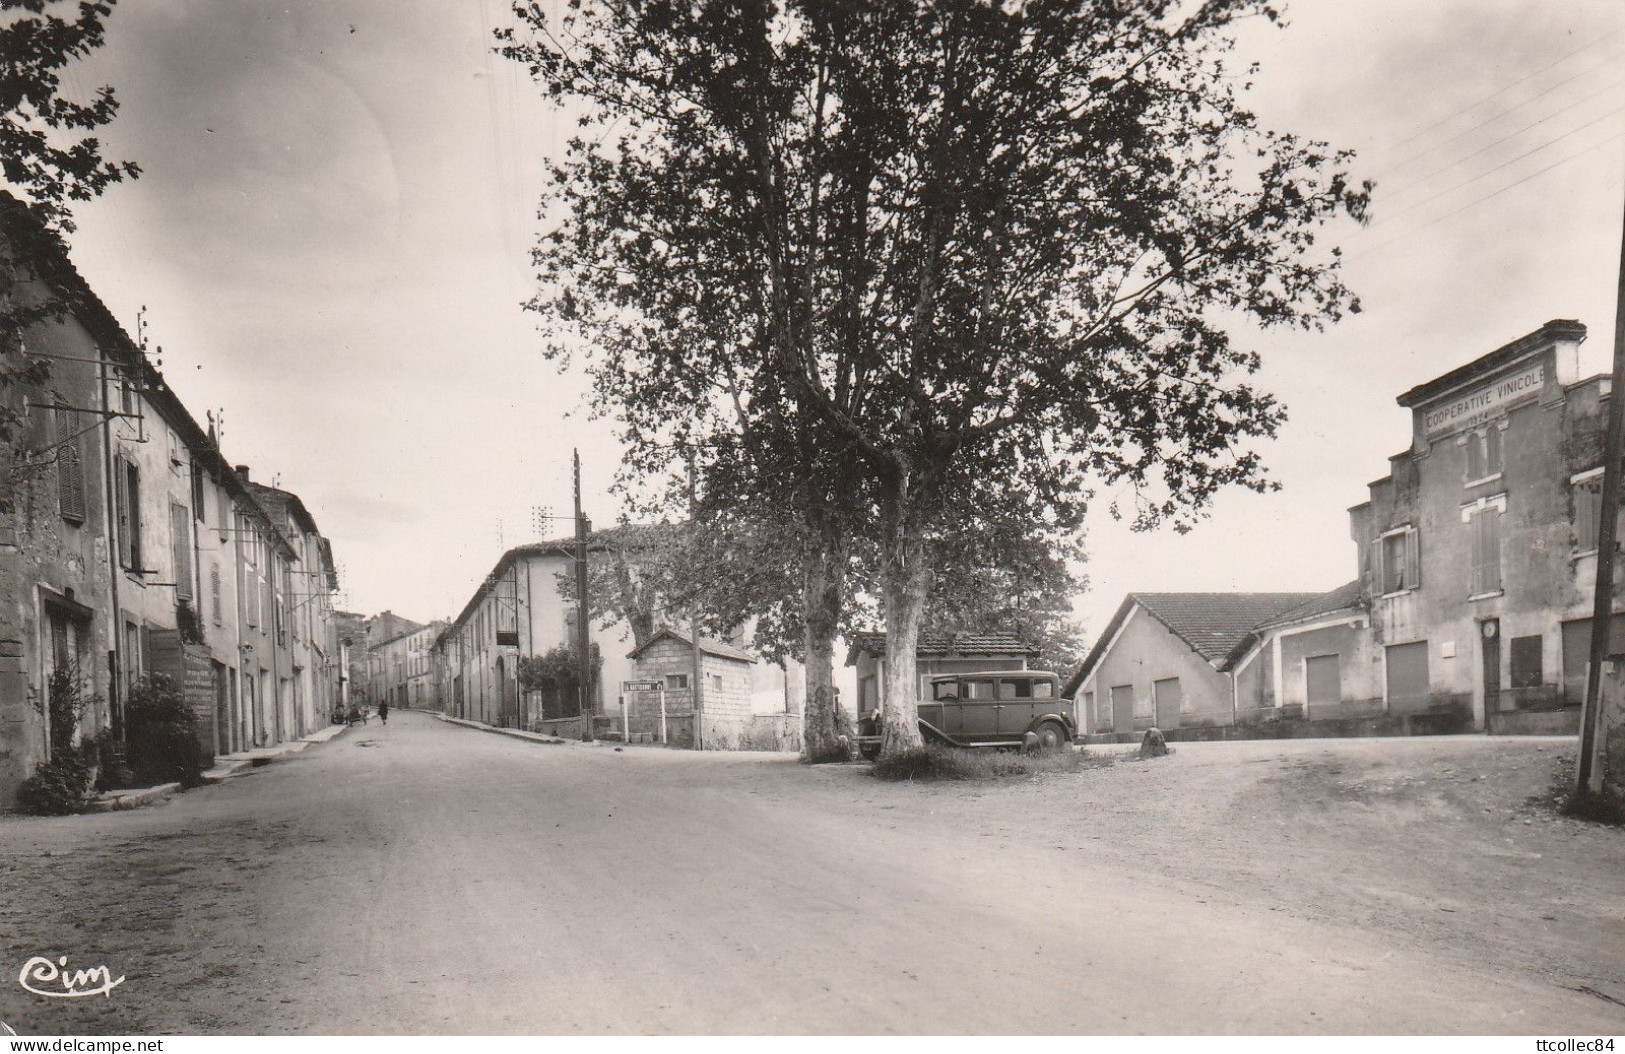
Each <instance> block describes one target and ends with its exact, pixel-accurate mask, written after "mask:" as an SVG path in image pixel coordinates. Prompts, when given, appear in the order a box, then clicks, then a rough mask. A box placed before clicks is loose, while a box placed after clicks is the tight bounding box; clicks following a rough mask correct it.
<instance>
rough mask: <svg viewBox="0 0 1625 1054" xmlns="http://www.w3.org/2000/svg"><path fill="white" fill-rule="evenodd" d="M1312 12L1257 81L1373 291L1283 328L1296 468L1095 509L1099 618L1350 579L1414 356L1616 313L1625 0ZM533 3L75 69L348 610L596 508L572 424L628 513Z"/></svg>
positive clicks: (148, 4)
mask: <svg viewBox="0 0 1625 1054" xmlns="http://www.w3.org/2000/svg"><path fill="white" fill-rule="evenodd" d="M1289 16H1290V18H1291V22H1292V25H1291V26H1290V28H1288V29H1286V30H1285V31H1276V30H1273V29H1270V28H1269V27H1267V26H1265V25H1263V24H1262V23H1260V24H1258V25H1257V26H1255V27H1249V30H1248V32H1247V34H1246V36H1245V38H1244V42H1243V45H1244V50H1245V51H1246V52H1247V53H1248V54H1251V55H1254V56H1256V57H1257V58H1258V59H1259V60H1260V61H1262V62H1263V63H1264V69H1263V71H1262V73H1261V75H1260V76H1259V78H1258V89H1257V91H1256V92H1255V99H1254V103H1255V106H1256V108H1257V110H1258V111H1259V113H1260V114H1261V116H1262V118H1263V121H1264V124H1265V126H1266V127H1276V128H1280V129H1288V130H1293V131H1298V132H1303V133H1307V134H1310V135H1313V136H1316V137H1319V138H1324V139H1327V140H1330V141H1331V142H1332V143H1334V144H1335V145H1339V146H1347V147H1351V148H1354V149H1356V150H1358V151H1359V154H1360V158H1359V160H1358V161H1357V162H1356V165H1355V169H1354V170H1355V172H1356V174H1358V175H1361V176H1369V177H1372V178H1375V179H1377V180H1378V181H1379V183H1380V186H1379V188H1378V192H1377V197H1376V205H1375V212H1376V216H1377V220H1376V222H1375V223H1373V224H1372V225H1371V226H1370V227H1369V228H1367V229H1365V230H1356V229H1354V228H1353V227H1352V226H1341V227H1337V228H1334V229H1332V230H1330V231H1329V232H1328V235H1329V236H1330V237H1333V238H1336V239H1337V240H1339V241H1340V242H1341V243H1342V244H1343V245H1344V246H1345V248H1346V251H1347V252H1348V253H1349V263H1348V276H1349V281H1350V284H1351V285H1352V286H1353V287H1354V288H1355V290H1356V291H1357V292H1358V293H1359V294H1360V296H1361V298H1362V300H1363V302H1364V307H1365V311H1364V313H1363V314H1361V315H1359V316H1355V317H1353V318H1351V319H1348V320H1346V321H1344V322H1343V323H1341V324H1339V325H1337V326H1336V327H1334V328H1333V329H1332V330H1330V331H1329V332H1327V333H1325V334H1308V335H1305V334H1301V333H1292V334H1273V333H1272V334H1265V335H1261V336H1259V337H1258V338H1257V346H1258V347H1260V348H1261V349H1262V350H1263V352H1264V355H1265V361H1266V368H1265V371H1264V382H1265V384H1266V385H1267V386H1268V387H1269V388H1270V389H1271V390H1273V391H1275V392H1276V393H1277V394H1279V395H1280V396H1281V398H1282V399H1283V400H1284V401H1285V403H1286V404H1287V406H1288V408H1289V411H1290V415H1291V420H1290V423H1289V424H1288V425H1287V427H1286V428H1285V430H1284V431H1283V432H1282V435H1281V437H1280V439H1279V440H1278V441H1276V442H1275V443H1273V444H1271V445H1270V446H1269V447H1268V449H1267V452H1266V453H1267V462H1268V464H1269V465H1270V467H1271V468H1272V470H1273V472H1274V475H1275V477H1276V478H1277V479H1278V480H1279V481H1280V482H1281V483H1282V485H1283V488H1284V489H1283V490H1282V491H1281V492H1279V493H1276V494H1271V495H1266V496H1257V495H1251V494H1246V493H1236V494H1230V495H1226V496H1225V497H1224V498H1222V499H1221V500H1220V501H1219V502H1218V504H1217V505H1216V507H1215V508H1214V510H1213V515H1212V517H1211V519H1209V520H1208V521H1207V522H1206V523H1205V524H1204V525H1203V526H1201V527H1200V528H1199V529H1198V530H1196V531H1195V532H1194V533H1192V534H1190V535H1187V536H1183V537H1180V536H1176V535H1174V534H1172V533H1171V532H1157V533H1154V534H1150V535H1134V534H1132V533H1131V532H1129V531H1128V530H1127V529H1126V528H1125V527H1122V526H1120V525H1117V524H1114V523H1112V522H1111V521H1110V520H1108V519H1106V518H1105V517H1104V516H1103V515H1102V516H1101V517H1099V518H1097V520H1096V522H1095V524H1094V526H1093V527H1092V528H1091V530H1090V535H1089V541H1090V545H1091V551H1092V554H1093V555H1092V558H1091V562H1090V566H1089V574H1090V577H1091V580H1092V586H1091V589H1090V591H1089V592H1088V593H1087V594H1086V595H1084V596H1083V597H1080V598H1079V602H1078V605H1077V607H1078V611H1079V613H1080V615H1081V616H1082V617H1083V618H1084V621H1085V624H1086V628H1087V629H1088V630H1090V631H1091V632H1093V631H1098V630H1099V628H1100V627H1102V626H1103V625H1104V624H1105V622H1106V620H1107V618H1108V617H1109V615H1110V612H1111V611H1112V609H1113V608H1114V607H1115V606H1116V605H1117V603H1118V601H1119V600H1120V599H1121V597H1122V595H1123V593H1125V592H1127V591H1131V590H1312V589H1328V588H1331V587H1333V586H1336V585H1338V584H1340V583H1342V582H1344V581H1347V580H1348V579H1350V578H1352V577H1353V576H1354V571H1355V569H1354V546H1353V543H1352V542H1351V541H1350V540H1349V536H1348V517H1347V511H1346V510H1347V509H1348V507H1349V506H1351V505H1354V504H1357V503H1359V502H1361V501H1363V500H1365V497H1366V484H1367V483H1368V482H1369V481H1371V480H1373V479H1376V478H1378V477H1380V476H1382V475H1383V474H1385V473H1386V471H1387V458H1388V456H1389V455H1390V454H1393V453H1395V452H1397V451H1399V450H1401V449H1402V448H1403V447H1404V446H1405V444H1406V442H1407V440H1408V420H1407V417H1406V414H1405V412H1404V411H1402V410H1400V409H1399V408H1398V407H1397V406H1396V405H1395V404H1394V397H1395V396H1396V395H1397V394H1398V393H1399V392H1401V391H1403V390H1405V389H1406V388H1409V387H1410V386H1412V385H1414V384H1416V383H1417V382H1419V381H1422V380H1425V379H1427V378H1430V377H1433V376H1436V375H1438V374H1439V373H1441V372H1443V371H1445V370H1447V369H1449V368H1451V367H1453V366H1456V365H1459V364H1461V363H1463V362H1466V361H1468V360H1470V359H1472V358H1475V357H1477V356H1478V355H1481V354H1483V353H1484V352H1487V351H1489V350H1491V349H1492V348H1494V347H1496V346H1498V345H1500V344H1502V343H1504V342H1506V341H1508V340H1510V339H1512V338H1514V337H1517V336H1519V335H1521V334H1523V333H1526V332H1528V331H1529V330H1532V329H1534V328H1536V327H1538V326H1539V325H1540V324H1541V323H1543V322H1545V321H1547V320H1548V319H1552V318H1577V319H1580V320H1581V321H1583V322H1585V323H1586V324H1587V325H1588V326H1590V327H1591V330H1592V337H1591V340H1590V343H1589V344H1588V345H1587V352H1588V353H1589V354H1590V356H1591V362H1592V363H1593V364H1594V365H1595V367H1596V368H1597V369H1598V370H1602V369H1605V368H1606V362H1607V353H1608V348H1609V345H1610V341H1611V331H1612V325H1613V312H1614V305H1613V290H1614V283H1615V278H1616V273H1617V272H1616V267H1617V261H1618V258H1619V238H1620V219H1621V210H1622V200H1621V199H1622V187H1625V165H1622V157H1625V138H1621V137H1622V135H1625V116H1622V115H1621V109H1622V107H1625V86H1622V85H1621V83H1620V80H1621V77H1622V75H1625V74H1622V71H1625V61H1622V55H1625V33H1622V30H1625V2H1622V0H1565V2H1564V3H1562V4H1553V3H1549V2H1537V0H1426V2H1422V0H1362V2H1359V3H1349V2H1347V0H1297V2H1294V3H1291V4H1290V5H1289ZM507 17H508V5H507V4H506V3H503V2H500V0H416V2H413V3H410V4H402V3H396V2H391V0H295V2H282V3H275V4H271V3H264V2H249V0H210V2H208V3H199V2H195V0H141V2H128V0H127V2H126V3H121V4H119V6H118V8H117V9H116V10H115V12H114V15H113V18H112V19H111V22H110V24H109V31H108V42H107V46H106V48H105V49H104V50H103V52H101V53H100V54H98V55H97V56H96V57H95V58H94V59H93V60H92V61H91V62H90V63H88V64H87V65H86V66H84V67H83V68H82V69H80V70H78V71H75V72H74V73H73V74H72V75H71V76H70V78H69V83H70V85H73V86H77V87H78V88H79V89H80V90H81V91H82V92H83V93H85V94H88V91H89V89H91V88H93V87H94V86H95V85H97V84H101V83H111V84H113V85H114V86H115V87H116V89H117V91H118V95H119V98H120V100H121V101H122V103H123V109H122V111H121V112H120V114H119V117H118V119H117V121H116V122H115V123H114V125H113V126H112V127H111V128H110V129H108V130H107V132H106V133H105V135H104V136H103V139H104V141H105V143H106V144H107V147H108V150H109V153H110V154H111V155H112V156H115V157H119V158H129V159H133V160H135V161H137V162H139V163H140V165H141V166H142V168H143V169H144V174H143V176H142V178H141V179H140V180H138V181H136V182H135V183H131V184H126V185H121V186H116V187H114V188H112V189H111V190H110V191H109V192H108V193H107V194H106V196H105V197H104V198H103V199H102V200H100V201H98V202H95V203H93V204H90V205H86V206H83V207H81V209H80V211H79V213H78V216H79V225H80V229H79V232H78V233H77V235H76V236H75V237H74V241H73V248H74V258H75V260H76V261H77V263H78V264H79V267H80V269H81V270H82V271H83V273H84V274H85V276H86V277H87V278H88V279H89V281H90V283H91V285H92V287H93V288H95V289H96V290H97V292H98V293H100V295H101V296H102V298H103V299H104V300H105V301H106V303H107V304H108V306H109V307H110V308H112V310H113V311H114V313H115V314H116V315H117V316H118V317H119V319H120V320H121V321H123V322H124V323H125V325H126V327H127V328H128V329H130V330H131V331H132V332H133V331H134V326H135V318H136V312H137V311H138V310H139V309H140V307H141V306H142V305H145V306H146V307H147V309H148V312H147V319H148V333H149V336H150V338H151V340H152V341H153V342H154V343H156V344H160V345H162V346H163V348H164V354H163V366H164V370H165V372H166V374H167V376H168V377H169V379H170V382H171V384H172V385H173V387H174V388H175V390H176V391H177V392H178V393H179V394H180V395H181V397H182V398H183V399H184V400H185V401H186V403H187V404H188V406H190V407H191V408H192V410H193V412H194V414H195V415H196V416H197V417H198V418H199V419H200V420H201V419H202V416H203V413H204V411H205V410H207V409H217V408H224V411H225V422H226V425H225V435H224V443H223V446H224V449H225V452H226V455H227V456H228V457H229V458H231V459H233V460H234V461H238V462H245V463H248V464H249V465H251V466H252V468H253V471H254V473H255V477H256V478H257V479H259V480H262V481H264V482H273V481H275V482H279V483H280V485H282V486H284V487H287V488H289V489H291V490H294V491H296V492H298V493H299V494H300V495H301V496H302V497H303V499H304V500H305V503H306V504H307V505H308V506H309V507H310V508H311V510H312V512H313V513H314V514H315V516H316V518H317V520H318V522H319V524H320V525H321V527H322V530H323V532H324V533H326V534H327V535H328V536H329V537H331V538H332V540H333V544H334V549H335V552H336V554H337V556H338V559H339V561H340V563H341V565H342V568H343V570H344V583H345V592H346V596H345V602H346V603H347V604H348V605H349V607H351V608H352V609H354V610H358V611H365V612H374V611H378V610H381V609H384V608H390V609H393V610H395V611H397V612H399V613H401V614H404V615H406V616H408V617H411V618H416V619H419V620H428V619H431V618H435V617H442V616H446V615H451V614H454V613H455V612H456V611H457V610H459V609H460V608H461V606H462V605H463V603H464V602H465V601H466V599H467V598H468V596H469V594H470V593H471V591H472V590H473V588H474V587H475V585H476V584H477V582H478V581H479V580H480V579H481V578H482V577H483V576H484V574H485V573H486V572H487V571H488V570H489V569H490V567H491V565H492V564H493V563H494V562H495V561H496V558H497V556H498V555H499V554H500V551H501V548H500V546H501V544H504V543H505V544H506V545H510V546H511V545H514V544H517V543H519V542H521V541H526V540H529V539H530V538H532V537H533V533H532V531H531V522H532V520H531V508H532V506H534V505H538V504H541V505H547V506H550V507H551V509H552V511H553V512H555V513H566V512H568V510H569V501H570V495H569V470H568V465H569V454H570V448H571V446H572V445H579V446H580V447H581V450H582V456H583V460H584V462H585V470H586V472H585V475H586V478H587V481H588V495H589V497H588V512H589V514H591V515H593V516H594V518H595V519H596V520H598V521H599V522H609V521H611V520H612V519H613V518H614V514H615V512H616V507H615V505H614V502H613V500H612V499H611V498H610V497H609V496H608V494H607V492H606V490H605V488H606V486H607V484H608V482H609V480H610V478H611V476H612V474H613V472H614V470H615V468H616V466H617V464H618V455H617V451H616V449H615V447H614V445H613V441H612V438H611V435H610V430H609V428H608V426H607V425H605V424H602V423H594V422H590V421H587V420H586V419H585V413H584V409H585V408H584V405H583V402H582V398H583V392H584V386H583V384H582V383H581V381H580V378H579V377H573V376H565V377H560V376H558V375H557V374H556V373H555V371H554V370H553V368H552V367H551V366H550V365H549V364H548V363H546V362H544V361H543V359H542V358H541V355H540V352H539V347H540V340H539V338H538V336H537V334H536V332H535V329H534V323H533V320H532V319H531V317H529V316H528V315H527V314H526V313H525V312H523V311H521V310H520V308H519V305H520V303H521V302H522V301H523V300H524V299H526V298H527V297H528V296H529V295H530V293H531V291H532V280H531V272H530V268H529V266H528V260H527V251H528V248H529V246H530V244H531V242H532V240H533V238H534V235H535V233H536V227H537V222H536V219H535V214H536V208H537V201H538V195H539V193H540V187H541V182H540V178H539V173H540V171H541V167H542V165H543V163H544V161H545V159H546V158H547V156H548V154H549V152H550V151H554V150H556V149H557V148H558V146H559V143H560V139H561V134H562V133H564V132H567V129H563V128H561V127H560V122H559V119H558V118H557V117H556V115H553V114H552V113H551V112H550V111H548V110H547V109H546V108H545V107H544V106H543V105H542V104H541V103H540V101H539V99H538V97H537V93H536V92H535V90H534V89H533V88H532V87H531V86H530V85H529V83H528V81H527V80H526V79H525V77H524V76H523V71H522V70H519V69H517V68H510V65H509V64H507V63H505V62H503V61H502V60H501V59H500V58H498V57H496V56H495V55H493V54H491V51H490V42H491V29H492V28H493V27H494V26H497V25H501V24H504V22H505V20H506V19H507ZM1504 111H1505V112H1504ZM1520 155H1526V156H1521V157H1520ZM1543 170H1544V171H1543ZM499 523H500V525H501V526H500V531H499ZM556 527H557V528H559V529H558V530H556V531H555V532H554V533H567V530H568V525H567V524H562V523H561V524H557V525H556Z"/></svg>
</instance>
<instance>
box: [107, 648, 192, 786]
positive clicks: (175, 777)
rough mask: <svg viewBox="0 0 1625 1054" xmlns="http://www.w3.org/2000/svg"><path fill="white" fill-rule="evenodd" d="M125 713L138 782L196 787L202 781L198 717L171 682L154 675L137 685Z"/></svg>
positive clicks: (132, 763) (132, 759)
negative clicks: (173, 783) (174, 783)
mask: <svg viewBox="0 0 1625 1054" xmlns="http://www.w3.org/2000/svg"><path fill="white" fill-rule="evenodd" d="M124 714H125V721H126V731H125V741H126V744H127V746H128V748H129V758H130V767H131V768H132V769H133V770H134V771H135V778H136V780H137V781H138V782H140V783H143V784H157V783H171V782H178V783H180V784H181V785H182V786H185V787H195V786H197V785H198V784H199V783H201V782H202V781H203V746H202V744H201V743H199V742H198V738H197V715H195V714H194V713H192V709H191V707H189V706H187V705H186V700H185V699H184V698H183V697H182V696H181V692H180V689H179V688H178V687H176V685H175V682H174V681H172V680H170V679H169V678H168V677H165V676H164V675H163V674H157V673H155V674H153V675H151V676H150V677H147V678H145V679H143V680H142V681H140V682H138V683H137V684H136V686H135V687H134V688H132V689H131V690H130V698H129V701H128V703H127V704H126V705H125V709H124Z"/></svg>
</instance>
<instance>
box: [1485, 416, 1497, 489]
mask: <svg viewBox="0 0 1625 1054" xmlns="http://www.w3.org/2000/svg"><path fill="white" fill-rule="evenodd" d="M1500 471H1501V429H1500V426H1498V425H1493V424H1492V425H1490V427H1489V428H1488V429H1486V430H1485V432H1484V473H1485V475H1489V476H1493V475H1495V474H1496V473H1497V472H1500Z"/></svg>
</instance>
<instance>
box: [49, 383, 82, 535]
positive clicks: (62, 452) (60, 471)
mask: <svg viewBox="0 0 1625 1054" xmlns="http://www.w3.org/2000/svg"><path fill="white" fill-rule="evenodd" d="M76 423H77V422H76V420H75V418H74V414H73V411H72V410H57V411H56V484H57V495H58V507H59V508H60V509H61V511H62V518H63V519H64V520H72V521H73V522H74V523H84V522H85V468H84V463H83V462H82V461H81V460H80V448H79V436H78V435H77V432H78V429H77V428H76V427H75V425H76Z"/></svg>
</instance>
